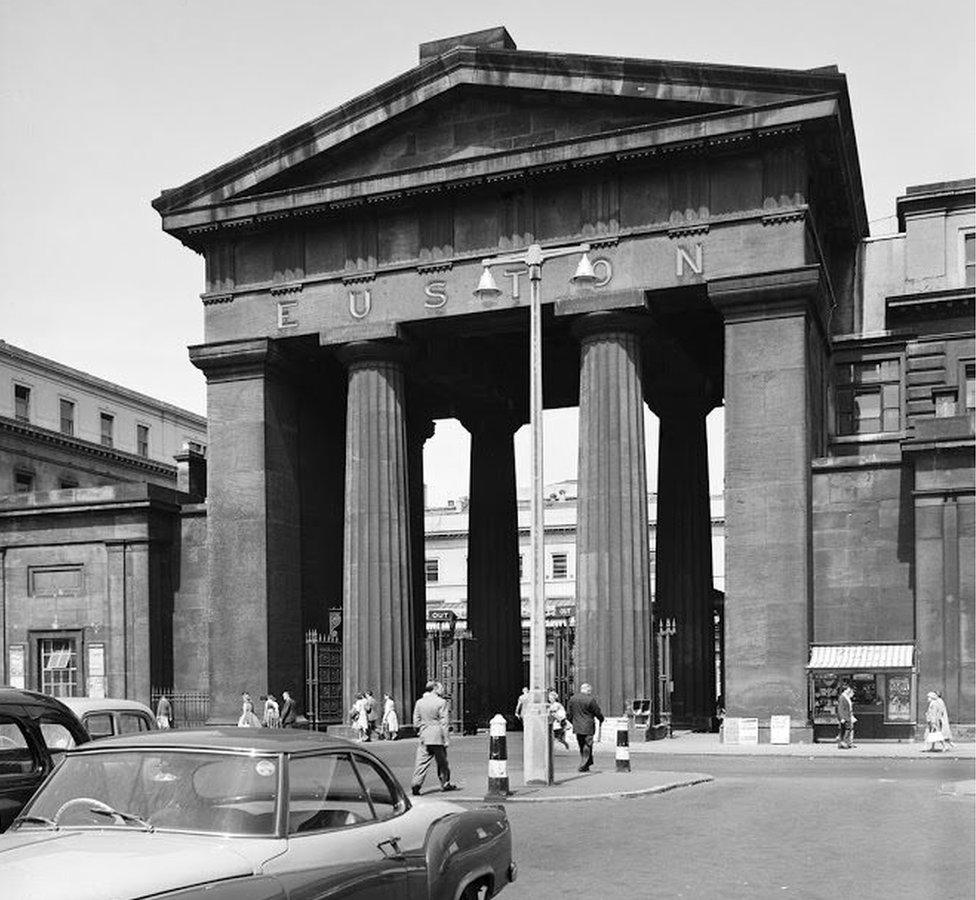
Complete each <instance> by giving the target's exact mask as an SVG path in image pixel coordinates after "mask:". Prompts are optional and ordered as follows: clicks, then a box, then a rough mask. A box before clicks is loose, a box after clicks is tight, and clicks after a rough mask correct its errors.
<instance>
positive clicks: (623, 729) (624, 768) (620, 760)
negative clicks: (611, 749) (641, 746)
mask: <svg viewBox="0 0 976 900" xmlns="http://www.w3.org/2000/svg"><path fill="white" fill-rule="evenodd" d="M616 763H617V771H618V772H629V771H630V734H629V732H628V731H627V717H626V716H623V717H622V718H619V719H617V753H616Z"/></svg>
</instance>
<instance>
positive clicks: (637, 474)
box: [574, 313, 653, 715]
mask: <svg viewBox="0 0 976 900" xmlns="http://www.w3.org/2000/svg"><path fill="white" fill-rule="evenodd" d="M640 324H641V320H640V319H639V318H637V317H634V316H625V315H622V314H621V315H617V314H613V313H590V314H588V315H586V316H583V317H582V318H581V319H579V320H578V321H577V323H576V325H575V326H574V328H575V331H576V334H577V335H578V336H579V338H580V340H581V342H582V348H581V360H580V416H579V500H578V502H577V507H578V510H579V519H578V524H577V536H576V547H577V551H576V552H577V580H576V584H577V599H576V623H577V625H576V684H577V685H579V684H581V683H583V682H590V683H591V684H592V685H593V691H594V693H595V694H596V695H597V696H598V697H599V698H600V700H601V702H602V704H603V710H604V712H606V713H607V714H608V715H620V714H621V713H622V712H623V711H624V709H625V704H627V703H629V701H630V700H632V699H634V698H636V697H651V696H652V682H653V673H652V671H651V634H650V574H649V569H650V565H649V559H648V557H649V552H648V527H647V470H646V463H645V459H644V408H643V406H644V404H643V394H642V390H641V346H640V337H639V327H640Z"/></svg>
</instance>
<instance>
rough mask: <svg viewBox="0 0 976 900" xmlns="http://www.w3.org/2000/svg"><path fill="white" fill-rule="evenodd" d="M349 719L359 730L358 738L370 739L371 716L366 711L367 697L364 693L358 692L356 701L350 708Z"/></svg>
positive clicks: (361, 739)
mask: <svg viewBox="0 0 976 900" xmlns="http://www.w3.org/2000/svg"><path fill="white" fill-rule="evenodd" d="M349 719H350V721H351V723H352V726H353V728H355V729H356V730H357V731H358V732H359V737H358V738H357V740H360V741H366V740H369V716H368V715H367V712H366V697H365V695H364V694H356V701H355V702H354V703H353V705H352V708H351V709H350V710H349Z"/></svg>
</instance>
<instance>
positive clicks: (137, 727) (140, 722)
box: [119, 712, 149, 734]
mask: <svg viewBox="0 0 976 900" xmlns="http://www.w3.org/2000/svg"><path fill="white" fill-rule="evenodd" d="M140 731H149V723H148V722H147V721H146V719H145V717H143V716H140V715H139V714H138V713H127V712H123V713H119V734H138V733H139V732H140Z"/></svg>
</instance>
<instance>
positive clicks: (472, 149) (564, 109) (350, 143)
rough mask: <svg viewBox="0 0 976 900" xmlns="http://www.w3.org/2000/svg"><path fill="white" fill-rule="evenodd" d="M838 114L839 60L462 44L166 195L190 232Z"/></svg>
mask: <svg viewBox="0 0 976 900" xmlns="http://www.w3.org/2000/svg"><path fill="white" fill-rule="evenodd" d="M794 113H795V114H794ZM830 116H833V117H843V118H847V117H849V113H848V111H847V101H846V83H845V80H844V77H843V76H842V75H839V74H838V73H837V72H836V70H834V69H826V70H816V71H811V72H806V71H787V70H779V69H757V68H746V67H735V66H718V65H705V64H692V63H671V62H661V61H654V60H634V59H621V58H611V57H594V56H576V55H568V54H554V53H539V52H530V51H519V50H514V49H509V48H507V47H498V46H489V47H470V46H453V47H451V48H450V49H448V50H447V51H446V52H443V53H441V54H440V55H438V56H435V57H433V58H426V59H425V60H424V61H422V62H421V64H420V65H418V66H417V67H416V68H414V69H411V70H409V71H408V72H406V73H404V74H403V75H401V76H399V77H397V78H395V79H393V80H392V81H389V82H387V83H386V84H383V85H381V86H379V87H378V88H376V89H375V90H373V91H371V92H370V93H368V94H364V95H362V96H360V97H358V98H356V99H354V100H352V101H350V102H349V103H346V104H343V105H342V106H341V107H338V108H337V109H335V110H333V111H331V112H328V113H326V114H324V115H323V116H320V117H319V118H317V119H315V120H313V121H312V122H309V123H307V124H306V125H304V126H301V127H300V128H297V129H295V130H293V131H291V132H288V133H287V134H285V135H282V136H281V137H279V138H277V139H275V140H273V141H270V142H269V143H267V144H265V145H263V146H261V147H259V148H257V149H256V150H254V151H252V152H250V153H247V154H245V155H243V156H241V157H239V158H237V159H235V160H233V161H232V162H230V163H227V164H225V165H223V166H220V167H219V168H217V169H215V170H213V171H211V172H209V173H207V174H206V175H203V176H201V177H199V178H197V179H194V180H193V181H191V182H189V183H187V184H185V185H183V186H182V187H179V188H176V189H173V190H169V191H165V192H164V193H163V194H162V195H161V196H160V197H158V198H157V199H156V200H155V201H154V203H153V205H154V206H155V208H156V209H157V210H158V211H159V212H160V213H161V214H162V216H163V227H164V229H166V230H167V231H170V232H172V233H177V234H180V235H186V234H187V233H188V232H190V231H191V230H203V229H206V228H209V227H215V226H217V225H218V223H225V224H226V223H231V222H239V223H247V222H248V221H252V220H253V218H254V217H255V216H261V217H264V216H268V215H275V214H279V213H280V214H282V215H291V214H293V213H295V212H296V211H298V210H303V209H314V208H322V207H325V206H330V205H337V206H338V205H342V204H343V203H348V202H362V201H363V200H370V199H373V198H384V197H388V196H400V195H403V194H404V193H409V192H411V191H415V190H419V191H423V190H425V189H427V186H437V187H438V188H439V187H442V186H443V185H445V184H451V183H456V184H462V185H463V184H465V183H470V181H471V180H473V179H474V180H477V179H478V178H483V177H488V178H490V179H499V178H502V179H503V178H506V177H512V176H513V175H516V174H517V173H521V172H525V171H527V170H530V169H532V168H533V167H544V166H546V165H551V164H557V165H559V164H562V165H565V164H573V165H577V164H580V163H581V162H583V161H585V160H586V159H587V158H589V157H592V158H597V157H599V156H600V155H601V154H602V155H604V156H606V155H607V154H614V153H624V154H626V153H631V152H633V153H640V152H641V150H642V148H643V147H645V146H647V145H648V143H649V142H650V143H656V144H662V143H668V142H672V143H679V142H681V141H687V140H689V139H702V138H710V139H715V140H720V139H724V138H723V135H726V134H734V133H737V132H742V131H744V130H749V129H757V128H760V127H763V126H764V125H766V126H768V127H771V128H774V127H783V126H784V125H789V124H790V123H791V122H793V121H794V120H799V119H803V118H804V117H809V118H814V117H830ZM672 125H673V126H674V127H672Z"/></svg>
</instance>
